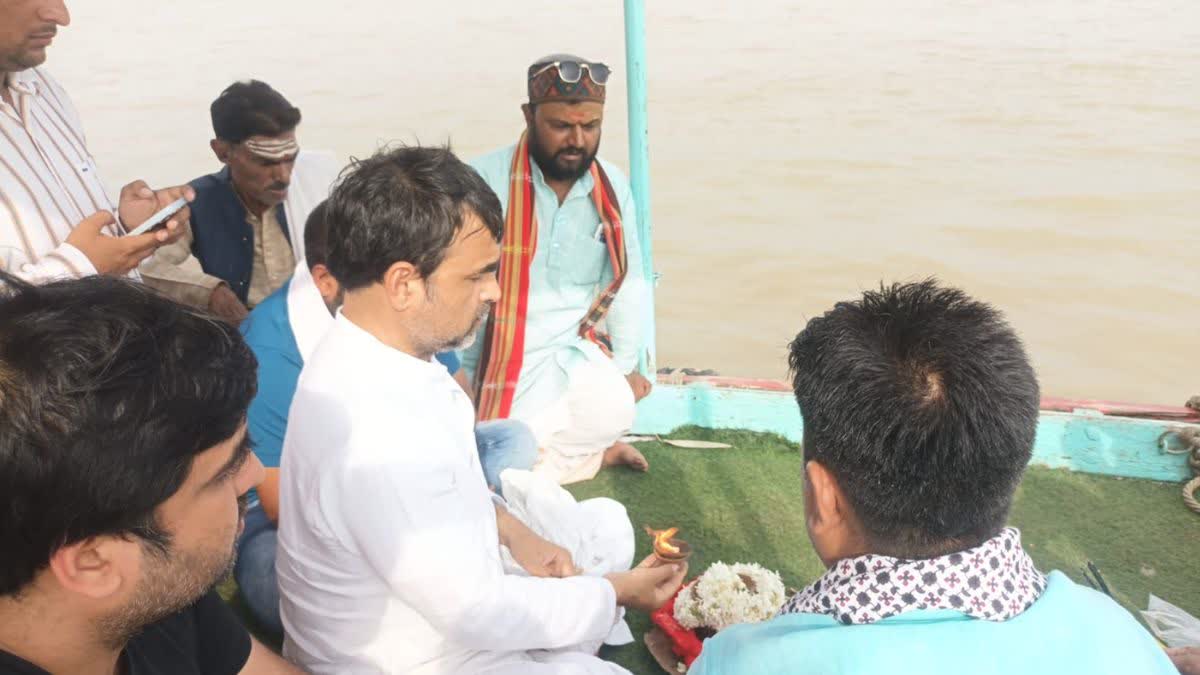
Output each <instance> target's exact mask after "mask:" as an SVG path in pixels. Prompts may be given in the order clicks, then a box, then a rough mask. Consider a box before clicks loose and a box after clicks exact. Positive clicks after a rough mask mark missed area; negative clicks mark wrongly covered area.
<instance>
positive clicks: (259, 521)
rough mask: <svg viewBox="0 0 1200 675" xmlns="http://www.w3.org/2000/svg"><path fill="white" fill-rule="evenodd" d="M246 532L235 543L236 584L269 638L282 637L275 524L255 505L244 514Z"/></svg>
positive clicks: (234, 575)
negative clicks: (276, 572)
mask: <svg viewBox="0 0 1200 675" xmlns="http://www.w3.org/2000/svg"><path fill="white" fill-rule="evenodd" d="M245 522H246V529H244V530H242V536H241V537H240V538H239V539H238V545H237V548H238V555H237V563H236V564H235V565H234V567H233V578H234V579H236V580H237V584H238V590H239V591H241V593H242V600H243V601H245V603H246V607H247V608H249V610H250V614H252V615H253V616H254V618H255V619H256V620H257V621H258V623H259V625H261V626H262V627H263V628H265V629H266V630H268V631H270V632H271V634H272V635H276V636H281V635H283V623H282V622H281V621H280V619H279V584H278V583H276V581H275V536H276V531H277V530H276V527H275V523H272V522H271V519H270V518H268V517H267V513H266V511H263V508H262V506H261V505H259V504H255V505H254V506H252V507H250V508H249V509H248V510H247V511H246V521H245Z"/></svg>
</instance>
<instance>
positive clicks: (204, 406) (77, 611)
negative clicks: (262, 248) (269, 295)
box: [0, 273, 299, 675]
mask: <svg viewBox="0 0 1200 675" xmlns="http://www.w3.org/2000/svg"><path fill="white" fill-rule="evenodd" d="M255 382H256V380H255V361H254V357H253V355H252V354H251V352H250V350H249V349H248V348H247V347H246V345H245V343H244V342H243V341H242V338H241V336H240V335H239V334H238V332H237V329H235V328H232V327H230V326H229V325H228V324H226V323H224V322H221V321H215V320H213V319H211V318H209V317H206V316H204V315H201V314H198V313H196V312H195V311H194V310H190V309H187V308H185V307H183V306H181V305H177V304H175V303H173V302H171V301H169V300H166V299H164V298H162V297H160V296H158V295H156V294H155V293H154V292H153V291H151V290H149V289H147V288H146V287H144V286H140V285H136V284H133V283H130V282H128V281H125V280H121V279H116V278H112V277H89V278H86V279H82V280H76V281H63V282H57V283H52V284H49V285H45V286H40V287H32V286H28V285H26V284H24V283H22V282H20V281H18V280H16V279H15V278H13V277H10V276H7V275H5V274H3V273H0V551H2V552H0V675H9V674H17V673H19V674H21V675H42V674H44V673H54V674H56V675H58V674H63V675H92V674H95V675H112V674H114V673H117V674H121V675H153V674H157V673H171V674H172V675H193V674H195V675H200V674H203V675H225V674H233V673H247V674H252V675H262V674H267V673H296V672H299V671H297V670H295V669H294V668H293V667H292V666H290V665H289V664H288V663H286V662H285V661H283V660H282V659H281V658H279V657H278V656H276V655H275V654H273V653H271V652H270V650H268V649H266V648H265V647H263V646H262V645H261V644H259V643H258V642H256V641H255V640H254V639H253V638H252V637H251V636H250V635H249V634H248V633H247V632H246V629H245V628H244V627H242V626H241V624H240V623H238V620H237V618H236V617H235V616H234V615H233V613H232V612H231V611H230V610H229V608H228V607H227V606H226V605H225V604H224V603H223V602H221V599H220V598H219V597H217V595H216V594H215V592H214V591H213V590H212V589H213V586H214V584H216V583H217V581H219V580H220V579H222V578H224V577H225V576H226V575H227V574H228V573H229V570H230V569H231V567H232V564H233V557H234V541H235V540H236V538H237V534H238V531H239V530H240V528H241V515H242V513H243V512H244V509H245V498H244V497H245V494H246V491H247V490H249V489H250V488H251V487H252V486H253V485H254V484H255V483H256V482H258V481H259V480H260V479H261V478H262V476H263V468H262V465H261V464H259V462H258V460H257V459H255V458H254V455H253V453H251V452H250V443H249V440H248V439H247V438H246V422H245V417H246V408H247V406H248V405H249V403H250V399H251V398H252V397H253V395H254V390H255Z"/></svg>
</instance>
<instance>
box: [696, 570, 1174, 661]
mask: <svg viewBox="0 0 1200 675" xmlns="http://www.w3.org/2000/svg"><path fill="white" fill-rule="evenodd" d="M1047 580H1048V584H1047V586H1046V590H1045V592H1044V593H1043V594H1042V597H1041V598H1039V599H1038V601H1037V602H1035V603H1034V604H1033V605H1032V606H1031V607H1030V608H1029V609H1027V610H1025V611H1024V612H1023V613H1021V614H1020V615H1019V616H1017V617H1016V618H1013V619H1010V620H1008V621H1004V622H991V621H982V620H979V619H973V618H971V617H968V616H967V615H965V614H963V613H961V612H956V611H952V610H917V611H912V612H906V613H904V614H900V615H898V616H894V617H891V618H889V619H884V620H883V621H879V622H877V623H873V624H868V625H857V626H844V625H842V624H840V623H838V622H837V621H836V620H834V619H833V617H830V616H826V615H823V614H788V615H784V616H781V617H778V618H776V619H773V620H771V621H767V622H764V623H759V624H743V625H740V626H732V627H730V628H727V629H725V630H723V631H721V633H719V634H718V635H717V636H715V637H712V638H709V639H708V640H706V641H705V642H704V650H703V652H701V654H700V658H699V659H697V660H696V662H695V663H693V664H692V668H691V670H690V671H689V673H690V674H691V675H726V674H727V673H737V674H738V675H785V674H788V675H790V674H793V673H797V674H800V673H812V674H813V675H851V674H855V673H886V674H887V675H908V674H909V673H911V674H912V675H918V674H919V675H961V674H963V673H971V675H1010V674H1012V673H1020V674H1021V675H1067V674H1068V673H1080V674H1084V673H1086V675H1134V673H1136V674H1137V675H1175V673H1176V671H1175V668H1174V667H1173V666H1172V665H1171V662H1170V660H1168V659H1167V656H1166V653H1165V652H1163V650H1162V649H1161V648H1160V647H1159V646H1158V644H1157V643H1156V642H1155V641H1154V638H1153V637H1151V636H1150V634H1149V633H1148V632H1146V629H1144V628H1142V627H1141V625H1140V624H1138V622H1137V621H1136V620H1135V619H1134V618H1133V616H1132V615H1131V614H1129V612H1126V611H1125V610H1124V609H1123V608H1122V607H1121V606H1120V605H1118V604H1117V603H1116V602H1113V601H1112V600H1111V599H1110V598H1108V597H1107V596H1105V595H1101V594H1100V593H1097V592H1096V591H1093V590H1092V589H1090V588H1084V587H1082V586H1079V585H1078V584H1075V583H1074V582H1072V581H1071V580H1070V579H1068V578H1067V577H1066V576H1065V575H1064V574H1063V573H1061V572H1051V573H1050V574H1049V575H1048V576H1047Z"/></svg>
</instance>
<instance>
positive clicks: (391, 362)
mask: <svg viewBox="0 0 1200 675" xmlns="http://www.w3.org/2000/svg"><path fill="white" fill-rule="evenodd" d="M334 330H338V331H341V332H344V333H346V334H347V335H349V336H351V340H352V341H353V342H354V343H355V346H356V351H355V353H354V354H353V356H354V358H358V359H367V360H371V361H374V362H375V363H377V364H378V365H379V366H380V367H383V368H400V369H403V370H406V371H408V372H410V373H412V374H414V375H416V376H423V377H425V378H427V379H430V380H436V381H438V382H442V383H449V385H450V387H449V388H450V389H451V390H452V391H455V392H462V387H460V386H459V385H458V383H457V382H455V381H454V379H453V378H451V377H450V373H449V371H447V370H446V367H445V366H443V365H442V364H441V363H440V362H439V361H438V360H437V359H436V358H433V357H430V359H429V360H428V361H426V360H425V359H419V358H417V357H415V356H413V355H412V354H408V353H406V352H402V351H400V350H399V349H396V348H395V347H392V346H389V345H386V344H384V343H383V341H381V340H380V339H379V338H377V337H375V336H374V335H372V334H371V333H369V332H367V331H366V330H364V329H363V328H360V327H359V326H358V324H356V323H354V322H353V321H351V320H350V319H347V318H346V315H344V314H342V310H341V309H339V310H338V311H337V317H336V318H335V319H334Z"/></svg>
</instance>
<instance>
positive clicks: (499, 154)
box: [469, 145, 517, 190]
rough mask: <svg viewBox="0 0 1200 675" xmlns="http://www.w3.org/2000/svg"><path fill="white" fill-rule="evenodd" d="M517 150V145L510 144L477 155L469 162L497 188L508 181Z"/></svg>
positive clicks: (492, 186)
mask: <svg viewBox="0 0 1200 675" xmlns="http://www.w3.org/2000/svg"><path fill="white" fill-rule="evenodd" d="M516 151H517V146H516V145H510V146H507V147H503V148H500V149H499V150H494V151H492V152H489V153H487V154H486V155H481V156H479V157H476V158H475V159H472V160H471V161H470V162H469V164H470V165H471V168H473V169H475V172H476V173H478V174H479V175H480V176H482V177H483V180H485V181H487V184H488V185H489V186H491V188H492V189H493V190H495V189H496V186H497V185H498V184H500V183H503V182H507V180H508V174H509V171H511V170H512V158H513V153H515V152H516Z"/></svg>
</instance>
